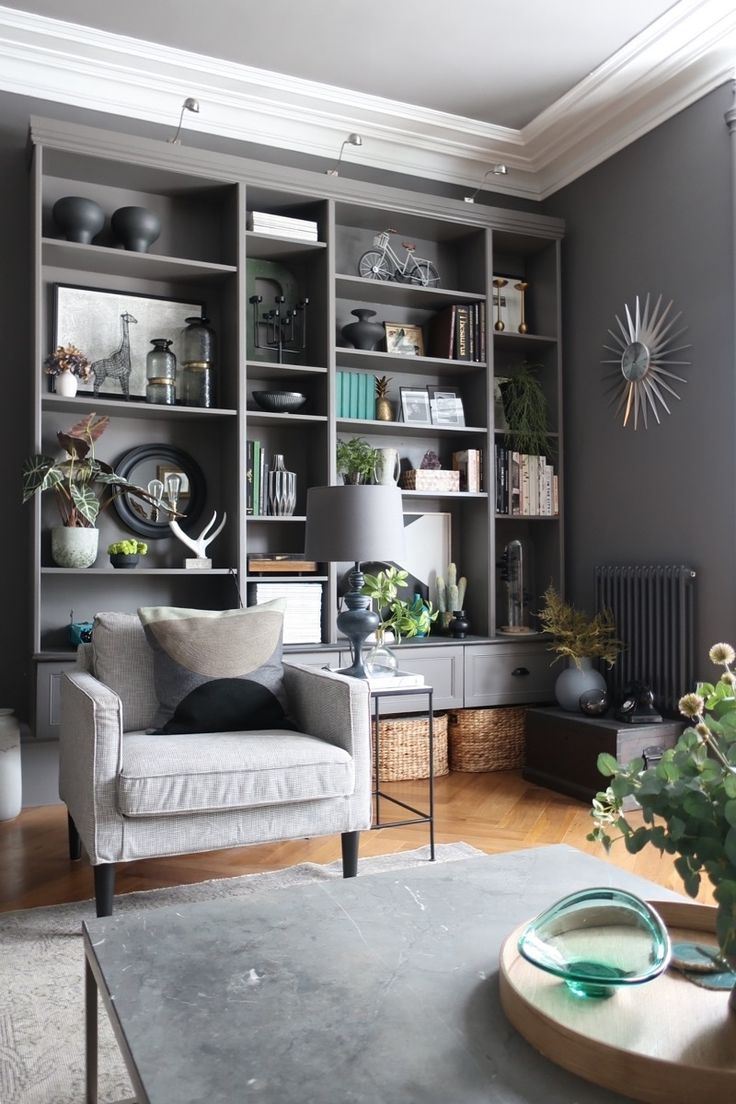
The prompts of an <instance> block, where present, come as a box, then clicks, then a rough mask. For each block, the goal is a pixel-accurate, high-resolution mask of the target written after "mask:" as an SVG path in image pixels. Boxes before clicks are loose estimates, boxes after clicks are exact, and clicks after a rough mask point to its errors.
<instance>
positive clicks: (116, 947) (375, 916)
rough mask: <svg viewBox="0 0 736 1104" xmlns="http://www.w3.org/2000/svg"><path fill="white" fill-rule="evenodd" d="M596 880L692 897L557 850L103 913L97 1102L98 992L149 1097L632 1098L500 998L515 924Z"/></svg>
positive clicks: (335, 1103) (142, 1099) (146, 1102)
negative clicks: (536, 1031)
mask: <svg viewBox="0 0 736 1104" xmlns="http://www.w3.org/2000/svg"><path fill="white" fill-rule="evenodd" d="M594 885H617V886H621V887H623V888H625V889H629V890H631V891H633V892H634V893H638V894H640V895H643V896H646V895H650V896H651V895H653V896H656V897H657V898H658V899H660V900H662V899H673V900H678V899H680V898H678V896H677V895H676V894H673V893H669V892H668V891H666V890H664V889H662V888H661V887H660V886H654V885H653V883H651V882H648V881H645V880H644V879H641V878H637V877H634V876H631V875H627V874H626V873H624V872H623V871H621V870H619V869H617V868H616V867H613V866H611V865H609V864H607V863H604V862H602V861H601V860H600V859H596V858H594V857H592V856H590V855H586V854H584V853H582V852H580V851H576V850H575V849H574V848H571V847H567V846H564V845H557V846H552V847H542V848H533V849H530V850H524V851H515V852H512V853H508V854H503V855H494V856H481V857H479V858H471V859H464V860H460V861H457V862H447V863H431V864H430V863H427V864H426V865H422V866H418V867H412V868H409V869H404V870H396V871H393V872H388V873H382V874H373V875H365V876H363V877H360V876H359V877H358V878H353V879H347V880H343V879H341V878H335V879H334V880H332V879H330V880H326V881H323V882H318V883H310V884H308V885H304V886H299V887H296V888H294V887H292V888H283V889H279V890H274V891H271V892H269V893H264V894H261V893H258V894H256V895H254V896H252V897H248V896H245V897H241V898H232V897H231V898H227V899H225V900H214V901H204V902H198V903H194V904H190V905H185V906H183V907H179V906H171V907H166V908H161V909H153V910H149V911H146V912H143V913H135V914H130V915H127V916H126V915H121V916H117V917H115V916H113V917H109V918H105V919H99V920H90V921H88V922H86V923H85V924H84V944H85V953H86V964H87V966H86V968H87V975H86V987H87V1016H86V1030H87V1047H88V1051H87V1062H88V1069H87V1078H88V1080H87V1101H88V1104H96V1100H97V1085H96V1082H97V1045H96V1044H97V1039H96V1032H97V992H98V988H99V991H100V993H101V995H102V997H103V1001H104V1004H105V1007H106V1009H107V1013H108V1015H109V1017H110V1020H111V1022H112V1025H113V1028H114V1031H115V1034H116V1036H117V1039H118V1043H119V1045H120V1048H121V1051H122V1054H123V1057H124V1059H125V1062H126V1065H127V1068H128V1071H129V1073H130V1076H131V1079H132V1082H133V1085H134V1088H135V1091H136V1095H137V1100H138V1104H195V1102H196V1104H203V1102H206V1104H225V1102H227V1104H241V1102H246V1104H247V1102H250V1101H253V1104H489V1102H491V1101H492V1102H493V1104H521V1102H529V1104H541V1102H542V1101H544V1104H571V1102H575V1104H614V1102H620V1101H622V1100H624V1099H625V1098H624V1097H622V1096H619V1095H618V1094H616V1093H611V1092H608V1091H606V1090H603V1089H600V1088H598V1087H596V1086H594V1085H592V1084H589V1083H587V1082H585V1081H582V1080H580V1079H579V1078H577V1077H575V1076H573V1075H572V1074H569V1073H567V1072H565V1071H564V1070H562V1069H560V1068H558V1067H557V1066H555V1065H553V1064H552V1063H551V1062H548V1061H547V1060H546V1059H544V1058H542V1057H541V1055H539V1054H537V1053H536V1052H535V1051H534V1050H533V1049H532V1048H531V1047H530V1046H529V1045H528V1044H527V1043H526V1042H525V1041H524V1040H523V1039H522V1037H521V1036H520V1035H518V1034H517V1032H516V1031H515V1030H514V1029H513V1028H512V1027H511V1026H510V1024H509V1023H508V1021H507V1020H506V1018H505V1016H504V1014H503V1011H502V1010H501V1007H500V1003H499V996H498V957H499V950H500V948H501V946H502V944H503V942H504V940H505V939H506V937H507V936H508V934H509V932H510V931H511V930H512V929H513V928H515V927H516V926H517V925H518V924H519V923H521V922H522V921H523V920H525V919H527V918H528V917H531V916H533V915H535V914H536V913H537V912H539V911H541V909H542V908H544V907H546V906H547V905H549V904H551V903H552V902H553V901H555V900H557V899H558V898H559V897H561V896H562V895H564V894H565V893H570V892H573V891H574V890H577V889H581V888H583V887H585V886H594ZM641 993H642V1000H646V987H643V988H642V990H641Z"/></svg>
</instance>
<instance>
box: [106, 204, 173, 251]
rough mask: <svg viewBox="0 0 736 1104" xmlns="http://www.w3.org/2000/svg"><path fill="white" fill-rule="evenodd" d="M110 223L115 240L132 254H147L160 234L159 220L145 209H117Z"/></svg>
mask: <svg viewBox="0 0 736 1104" xmlns="http://www.w3.org/2000/svg"><path fill="white" fill-rule="evenodd" d="M110 223H111V225H112V230H113V233H114V235H115V237H116V238H117V240H118V241H119V242H120V243H121V245H122V246H123V248H124V249H129V250H130V251H131V252H132V253H147V252H148V247H149V246H150V245H153V243H154V242H155V241H156V239H157V238H158V236H159V234H160V233H161V219H160V218H159V217H158V215H157V214H156V212H155V211H149V210H148V208H147V207H118V209H117V211H115V213H114V215H113V216H112V218H111V219H110Z"/></svg>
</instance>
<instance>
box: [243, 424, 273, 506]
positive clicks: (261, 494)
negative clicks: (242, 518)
mask: <svg viewBox="0 0 736 1104" xmlns="http://www.w3.org/2000/svg"><path fill="white" fill-rule="evenodd" d="M269 471H270V465H269V464H268V463H267V462H266V451H265V449H264V447H263V445H262V444H261V442H260V441H247V442H246V446H245V512H246V514H252V515H254V516H255V517H265V516H266V515H267V514H268V473H269Z"/></svg>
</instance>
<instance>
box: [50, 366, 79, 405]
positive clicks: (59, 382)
mask: <svg viewBox="0 0 736 1104" xmlns="http://www.w3.org/2000/svg"><path fill="white" fill-rule="evenodd" d="M55 387H56V394H57V395H63V396H64V398H65V399H73V398H74V396H75V395H76V393H77V377H76V376H75V375H74V373H73V372H59V374H58V376H57V377H56V384H55Z"/></svg>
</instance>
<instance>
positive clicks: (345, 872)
mask: <svg viewBox="0 0 736 1104" xmlns="http://www.w3.org/2000/svg"><path fill="white" fill-rule="evenodd" d="M359 846H360V832H343V833H342V876H343V878H355V877H356V875H357V873H358V848H359Z"/></svg>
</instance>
